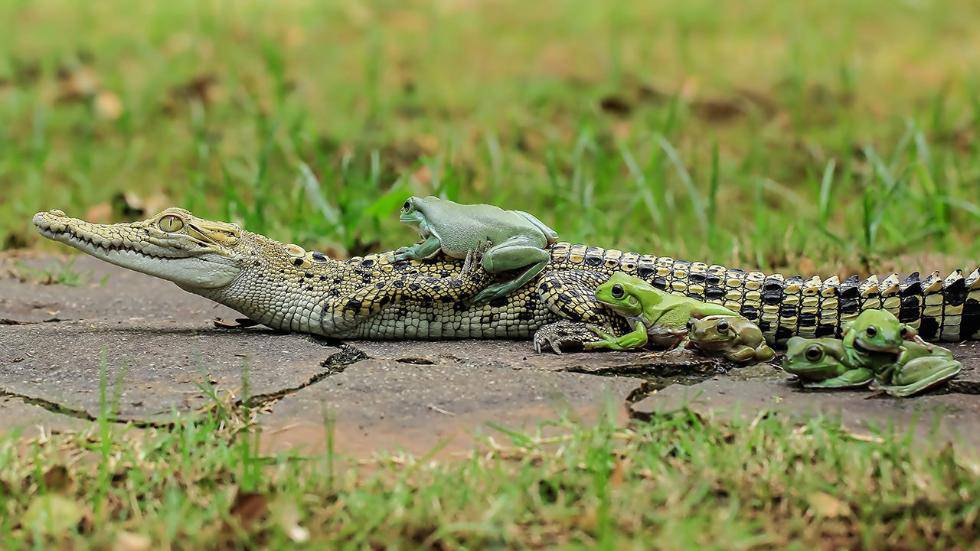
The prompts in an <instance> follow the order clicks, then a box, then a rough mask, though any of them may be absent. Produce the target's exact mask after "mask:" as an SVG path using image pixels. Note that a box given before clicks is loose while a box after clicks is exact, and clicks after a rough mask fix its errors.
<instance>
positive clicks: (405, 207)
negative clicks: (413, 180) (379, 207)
mask: <svg viewBox="0 0 980 551" xmlns="http://www.w3.org/2000/svg"><path fill="white" fill-rule="evenodd" d="M410 210H412V200H411V199H408V200H406V201H405V204H404V205H402V212H408V211H410Z"/></svg>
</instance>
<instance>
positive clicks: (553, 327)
mask: <svg viewBox="0 0 980 551" xmlns="http://www.w3.org/2000/svg"><path fill="white" fill-rule="evenodd" d="M599 340H601V337H599V336H597V335H596V334H595V333H594V332H593V331H591V330H590V329H589V324H587V323H583V322H579V321H568V320H562V321H556V322H555V323H549V324H548V325H545V326H544V327H542V328H541V329H538V330H537V331H536V332H535V333H534V351H535V352H538V353H539V354H540V353H542V352H549V351H550V352H554V353H555V354H561V353H562V352H579V351H581V350H583V349H584V348H585V344H586V343H590V342H596V341H599Z"/></svg>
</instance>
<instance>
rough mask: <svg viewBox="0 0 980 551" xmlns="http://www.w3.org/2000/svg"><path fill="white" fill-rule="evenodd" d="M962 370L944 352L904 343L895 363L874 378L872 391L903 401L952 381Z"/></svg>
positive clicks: (925, 345) (910, 342)
mask: <svg viewBox="0 0 980 551" xmlns="http://www.w3.org/2000/svg"><path fill="white" fill-rule="evenodd" d="M961 369H963V366H962V364H960V362H958V361H956V360H954V359H953V353H952V352H950V351H949V350H947V349H946V348H943V347H941V346H935V345H930V344H920V343H919V342H915V341H906V342H905V343H904V344H903V345H902V353H901V355H899V357H898V361H896V362H895V363H893V364H890V365H887V366H885V368H884V369H883V370H882V371H880V372H878V373H876V374H875V381H874V383H872V384H871V389H872V390H881V391H884V392H885V393H886V394H889V395H891V396H895V397H898V398H904V397H906V396H912V395H913V394H918V393H919V392H922V391H924V390H927V389H929V388H932V387H933V386H935V385H937V384H939V383H942V382H944V381H947V380H949V379H952V378H953V377H955V376H956V374H957V373H959V372H960V370H961Z"/></svg>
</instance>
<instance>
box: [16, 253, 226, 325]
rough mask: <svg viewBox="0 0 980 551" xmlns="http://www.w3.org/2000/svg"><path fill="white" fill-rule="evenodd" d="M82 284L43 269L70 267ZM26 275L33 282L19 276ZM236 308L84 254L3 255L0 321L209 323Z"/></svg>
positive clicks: (51, 269) (223, 316) (56, 270)
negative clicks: (56, 280) (57, 280)
mask: <svg viewBox="0 0 980 551" xmlns="http://www.w3.org/2000/svg"><path fill="white" fill-rule="evenodd" d="M66 263H68V264H67V265H68V266H70V267H69V268H68V269H69V270H70V271H71V272H73V273H75V274H77V276H78V279H79V281H78V285H74V286H70V285H42V284H40V283H37V282H36V281H34V280H36V279H37V278H38V277H40V276H39V274H41V273H42V272H55V273H57V272H58V271H60V270H62V269H64V266H66ZM14 274H20V275H21V276H22V277H23V278H25V279H26V280H27V281H21V280H20V279H18V278H16V277H14ZM237 316H239V314H237V313H236V312H235V311H234V310H231V309H230V308H227V307H225V306H222V305H220V304H217V303H214V302H211V301H209V300H205V299H202V298H201V297H198V296H196V295H193V294H191V293H188V292H185V291H183V290H181V289H180V288H179V287H177V286H176V285H174V284H173V283H170V282H169V281H164V280H162V279H157V278H155V277H150V276H147V275H144V274H140V273H138V272H134V271H131V270H126V269H123V268H119V267H116V266H113V265H112V264H108V263H106V262H102V261H100V260H98V259H96V258H93V257H90V256H87V255H81V256H72V257H61V256H53V255H24V256H10V255H4V256H0V320H9V321H8V322H7V323H10V322H16V323H41V322H45V321H47V320H52V319H56V320H78V319H90V320H113V321H115V320H127V321H133V322H140V321H143V320H148V321H171V322H178V321H188V320H195V321H198V320H199V321H201V322H202V323H203V322H207V321H210V320H212V319H214V318H216V317H222V318H234V317H237Z"/></svg>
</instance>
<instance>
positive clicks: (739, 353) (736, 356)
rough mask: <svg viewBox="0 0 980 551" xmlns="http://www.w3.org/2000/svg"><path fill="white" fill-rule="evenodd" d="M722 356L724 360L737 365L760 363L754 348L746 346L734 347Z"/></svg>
mask: <svg viewBox="0 0 980 551" xmlns="http://www.w3.org/2000/svg"><path fill="white" fill-rule="evenodd" d="M724 356H725V359H727V360H729V361H732V362H735V363H737V364H754V363H758V362H759V361H761V360H760V359H759V358H758V357H757V356H756V352H755V348H752V347H751V346H746V345H739V346H735V347H733V348H732V349H731V350H728V351H725V354H724Z"/></svg>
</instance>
